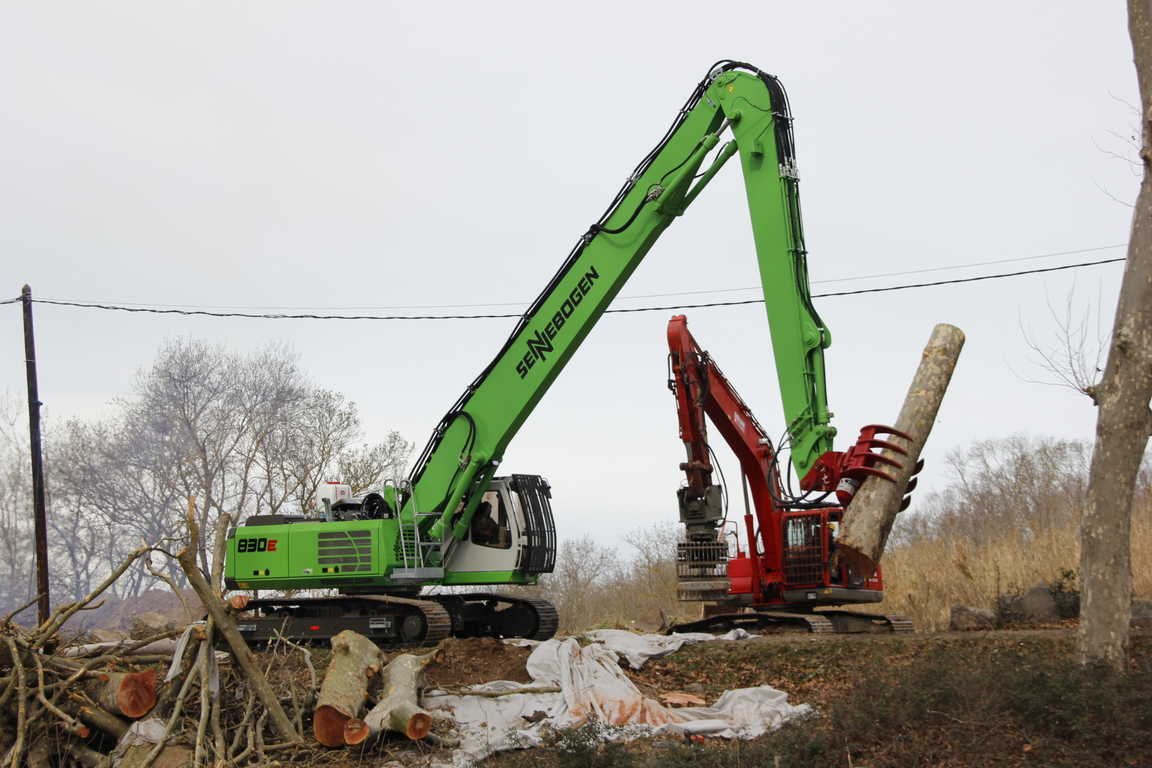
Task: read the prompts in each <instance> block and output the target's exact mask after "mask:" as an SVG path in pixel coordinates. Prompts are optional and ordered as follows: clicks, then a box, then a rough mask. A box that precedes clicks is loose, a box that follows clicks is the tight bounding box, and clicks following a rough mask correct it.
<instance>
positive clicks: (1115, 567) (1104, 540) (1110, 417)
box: [1079, 0, 1152, 669]
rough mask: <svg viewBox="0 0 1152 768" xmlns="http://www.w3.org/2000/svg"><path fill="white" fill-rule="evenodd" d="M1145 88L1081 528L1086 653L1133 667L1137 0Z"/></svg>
mask: <svg viewBox="0 0 1152 768" xmlns="http://www.w3.org/2000/svg"><path fill="white" fill-rule="evenodd" d="M1128 32H1129V35H1130V36H1131V38H1132V52H1133V59H1134V61H1135V64H1136V79H1137V82H1138V84H1139V87H1140V107H1141V134H1142V139H1141V149H1140V160H1141V162H1142V163H1143V165H1144V178H1143V181H1142V182H1141V184H1140V195H1139V197H1137V199H1136V207H1135V209H1134V211H1133V213H1132V233H1131V235H1130V236H1129V239H1128V263H1127V264H1126V265H1125V267H1124V281H1123V283H1122V284H1121V286H1120V299H1119V301H1118V302H1117V304H1116V319H1115V321H1114V322H1113V327H1112V343H1111V346H1110V347H1109V350H1108V363H1107V365H1106V366H1105V368H1104V375H1103V377H1102V378H1101V379H1100V383H1099V384H1097V385H1096V386H1095V387H1093V388H1092V390H1091V391H1090V393H1089V394H1091V395H1092V398H1093V399H1094V400H1095V401H1096V405H1097V407H1098V409H1099V411H1098V414H1097V419H1096V449H1095V451H1094V452H1093V454H1092V467H1091V469H1090V470H1089V476H1088V500H1087V503H1086V504H1085V507H1084V516H1083V520H1082V522H1081V527H1080V589H1081V603H1080V636H1079V646H1080V659H1081V661H1083V662H1085V663H1087V662H1093V661H1103V662H1105V663H1107V664H1110V665H1111V666H1113V667H1116V668H1117V669H1123V668H1124V667H1125V666H1126V665H1127V657H1128V635H1129V621H1130V620H1131V616H1132V602H1131V601H1132V543H1131V530H1132V494H1133V489H1134V487H1135V484H1136V476H1137V474H1138V472H1139V470H1140V462H1141V459H1142V458H1143V456H1144V448H1145V446H1146V445H1147V442H1148V436H1149V433H1150V432H1152V411H1150V410H1149V400H1152V176H1150V174H1149V171H1150V166H1152V4H1150V3H1149V1H1148V0H1128Z"/></svg>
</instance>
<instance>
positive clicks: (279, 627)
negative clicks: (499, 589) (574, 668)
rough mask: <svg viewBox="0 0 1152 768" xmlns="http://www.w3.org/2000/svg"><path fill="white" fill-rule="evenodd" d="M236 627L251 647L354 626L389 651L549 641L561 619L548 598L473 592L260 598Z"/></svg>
mask: <svg viewBox="0 0 1152 768" xmlns="http://www.w3.org/2000/svg"><path fill="white" fill-rule="evenodd" d="M236 625H237V628H238V629H239V630H240V632H241V634H242V635H243V636H244V638H245V639H246V640H247V641H248V642H249V643H250V644H253V645H261V644H266V643H268V642H270V641H272V640H274V639H275V638H277V637H283V638H286V639H288V640H293V641H296V642H299V641H302V640H303V641H312V642H327V641H328V640H329V639H330V638H331V637H333V636H334V635H336V634H338V633H339V632H342V631H343V630H346V629H350V630H353V631H355V632H359V633H360V634H362V635H364V636H365V637H368V638H370V639H371V640H373V641H374V642H375V643H376V644H377V645H379V646H381V647H385V648H388V647H401V646H418V645H435V644H436V643H437V642H439V641H440V640H442V639H444V638H446V637H524V638H529V639H532V640H547V639H548V638H550V637H552V636H553V635H554V634H555V633H556V628H557V626H558V625H559V619H558V616H557V614H556V609H555V608H554V607H553V606H552V604H551V603H550V602H548V601H547V600H541V599H539V598H534V597H513V596H511V595H500V594H491V593H476V592H472V593H464V594H447V595H422V596H420V597H400V596H397V595H339V596H335V597H302V598H271V599H255V600H250V601H249V602H248V604H247V606H246V607H245V609H244V613H242V614H241V615H240V616H238V617H237V619H236Z"/></svg>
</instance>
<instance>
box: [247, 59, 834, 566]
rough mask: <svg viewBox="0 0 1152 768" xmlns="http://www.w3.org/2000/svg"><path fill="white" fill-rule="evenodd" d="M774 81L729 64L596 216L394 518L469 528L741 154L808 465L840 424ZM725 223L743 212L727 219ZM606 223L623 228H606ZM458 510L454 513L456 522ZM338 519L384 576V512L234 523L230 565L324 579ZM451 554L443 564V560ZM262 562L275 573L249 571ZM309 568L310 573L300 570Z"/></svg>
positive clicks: (434, 536)
mask: <svg viewBox="0 0 1152 768" xmlns="http://www.w3.org/2000/svg"><path fill="white" fill-rule="evenodd" d="M773 93H774V91H773V90H771V88H770V87H769V85H768V84H767V83H766V82H765V80H763V79H762V78H761V77H759V76H758V75H756V74H752V73H749V72H743V71H730V72H725V73H722V74H720V75H718V76H717V77H716V78H715V79H714V80H712V81H711V82H710V83H709V84H708V85H707V87H706V88H705V89H704V91H703V93H702V94H701V98H699V100H698V101H696V103H695V104H694V105H693V106H692V107H691V108H690V109H689V111H688V112H687V113H686V114H685V116H684V118H683V120H682V121H681V122H680V123H679V126H678V127H677V128H676V130H675V131H674V132H673V133H672V135H671V136H670V137H669V138H668V139H667V141H666V143H665V144H664V145H663V147H662V149H660V151H659V152H658V153H657V154H656V155H655V156H654V158H653V159H652V161H651V163H650V164H649V165H648V166H647V168H646V169H645V170H644V171H643V172H642V173H641V174H640V176H639V177H638V178H637V179H636V181H635V183H634V184H633V186H632V187H631V188H630V189H629V191H628V192H627V193H626V194H625V195H624V197H623V199H622V200H621V202H620V203H619V204H618V205H617V206H616V208H615V209H614V211H613V213H612V214H611V215H610V216H609V218H608V219H607V221H605V222H604V224H603V229H604V230H605V231H599V232H596V233H591V232H590V233H589V235H590V236H589V238H588V239H587V241H586V243H585V244H584V246H583V247H582V248H581V249H579V250H578V252H577V253H576V255H575V256H574V258H573V260H572V261H571V263H570V264H569V266H568V268H567V269H566V270H564V271H563V273H562V274H560V275H559V276H558V277H557V279H556V282H555V284H554V285H553V286H551V288H550V289H549V290H548V291H546V293H545V294H544V295H542V296H541V298H540V299H539V300H538V304H537V306H536V309H535V311H534V312H532V313H531V315H530V316H529V317H528V319H527V322H526V324H525V325H524V326H523V327H522V328H520V329H519V330H518V331H516V332H515V333H514V334H513V336H512V337H511V338H510V339H509V341H508V343H507V344H506V345H505V346H504V348H503V349H502V350H501V351H500V353H499V354H498V355H497V357H496V358H495V360H493V362H492V364H491V365H490V367H489V369H488V370H487V371H486V373H485V374H484V375H482V376H481V378H480V379H479V380H478V384H477V385H476V387H475V389H472V390H470V392H469V393H466V396H465V397H464V398H463V399H462V401H461V403H460V405H459V409H458V411H455V412H454V415H453V416H452V418H451V419H450V420H449V421H447V422H446V423H442V424H441V427H440V428H438V430H437V435H436V436H434V438H433V448H432V449H431V453H430V454H429V455H428V457H427V460H426V461H425V462H424V463H423V464H422V465H420V466H418V467H417V470H416V474H415V476H414V477H413V478H412V483H413V484H412V487H411V492H410V493H405V494H403V500H402V501H403V503H402V506H401V519H403V520H404V521H406V522H407V523H408V524H411V523H412V522H413V521H415V522H416V523H417V524H418V525H419V526H420V528H421V529H422V531H423V536H422V538H425V539H426V540H428V539H431V540H444V537H447V536H451V537H455V538H457V539H460V538H462V537H464V536H465V535H466V532H467V530H468V524H469V521H470V520H471V517H472V514H473V512H474V511H475V508H476V506H477V504H478V503H479V500H480V496H481V494H482V493H483V491H484V490H485V489H486V488H487V487H488V484H489V482H490V481H491V478H492V477H493V475H494V474H495V472H496V469H497V466H498V464H499V461H500V460H501V458H502V457H503V454H504V450H505V448H506V447H507V446H508V443H509V442H510V441H511V440H512V438H513V437H514V436H515V434H516V432H517V431H518V430H519V428H520V426H521V425H522V424H523V423H524V421H525V420H526V419H527V418H528V416H529V415H530V414H531V413H532V410H533V409H534V408H535V406H536V404H537V403H538V402H539V401H540V398H542V397H543V396H544V393H545V392H547V391H548V387H549V386H550V385H551V384H552V382H553V381H554V380H555V379H556V377H557V376H559V375H560V372H561V371H562V370H563V369H564V366H565V365H566V364H567V363H568V361H569V360H570V359H571V357H572V355H573V354H575V352H576V350H577V349H579V347H580V345H581V343H583V341H584V339H585V338H586V337H587V336H588V334H589V333H590V332H591V330H592V328H593V327H594V326H595V324H596V322H597V321H599V320H600V318H601V317H602V316H603V313H604V310H605V309H607V308H608V305H609V304H610V303H611V301H612V299H613V298H614V297H615V296H616V295H617V294H618V293H619V292H620V290H621V288H623V286H624V284H625V283H626V282H627V280H628V278H629V277H630V276H631V275H632V273H633V271H634V270H635V269H636V267H637V266H639V264H640V262H641V260H642V259H643V258H644V256H645V255H646V254H647V253H648V250H649V249H650V248H651V247H652V245H653V244H654V243H655V242H656V240H657V238H658V237H659V236H660V235H661V234H662V233H663V232H664V230H665V229H666V228H667V227H668V226H669V225H670V224H671V223H672V222H673V221H674V220H675V218H676V217H677V216H680V215H681V214H683V213H684V212H685V210H686V209H687V207H688V206H689V205H690V204H691V202H692V201H693V200H695V199H696V197H697V196H698V195H699V194H700V192H701V191H702V190H703V188H704V186H705V185H706V184H707V183H708V182H709V181H711V180H712V178H713V177H714V176H715V174H716V173H717V172H718V171H719V170H720V168H721V167H722V166H723V165H724V163H725V162H726V161H727V160H728V159H729V158H731V157H733V156H735V155H739V157H740V166H741V169H742V171H743V176H744V182H745V188H746V190H747V199H748V210H749V213H750V215H751V224H752V231H753V236H754V242H755V247H756V257H757V261H758V263H759V268H760V278H761V283H762V285H763V289H764V299H765V302H766V307H767V312H768V320H769V326H770V329H771V338H772V352H773V355H774V356H775V361H776V370H777V375H778V377H779V384H780V395H781V400H782V403H783V407H784V414H785V418H786V423H787V424H788V429H789V433H790V437H791V449H792V460H793V464H794V465H795V466H796V470H797V474H798V475H799V476H801V477H803V476H804V474H806V473H807V471H808V470H809V469H810V468H811V466H812V465H813V464H814V463H815V461H816V460H817V459H818V458H819V456H820V455H821V454H822V453H824V452H825V451H827V450H830V449H831V447H832V437H833V436H834V435H835V430H834V429H833V428H832V427H831V426H829V417H830V414H829V412H828V406H827V397H826V392H825V379H824V353H823V351H824V349H825V348H826V347H828V345H829V343H830V340H831V337H830V335H829V333H828V330H827V329H826V328H825V327H824V325H823V324H822V322H821V321H820V318H819V316H818V315H817V314H816V312H815V310H814V309H813V307H812V305H811V299H810V295H809V288H808V273H807V264H806V260H805V259H806V255H805V253H804V251H803V234H802V227H801V222H800V210H799V198H798V195H797V191H796V181H795V178H794V173H795V170H794V168H789V167H785V168H782V167H781V166H782V163H781V152H780V151H779V150H780V148H779V147H778V146H777V141H778V136H779V135H780V129H781V128H782V127H783V126H782V125H781V124H779V121H781V120H783V119H784V118H783V117H782V116H781V112H782V110H783V107H784V105H782V104H773V103H772V98H773V97H772V94H773ZM779 93H781V94H782V90H781V91H779ZM721 128H730V130H731V134H732V138H733V140H732V142H730V143H729V144H727V145H725V146H724V147H722V148H721V149H720V151H719V153H718V154H717V156H716V159H715V160H714V161H712V163H711V164H710V165H709V167H708V168H707V169H706V170H705V171H704V172H703V173H702V174H701V173H700V169H701V167H702V165H703V163H704V161H705V159H706V158H707V156H708V155H709V153H710V152H711V151H712V150H713V149H714V148H715V147H716V145H717V144H718V142H719V141H720V139H721V138H722V136H721V133H722V131H721V130H720V129H721ZM725 226H741V223H740V222H738V221H735V220H733V221H732V222H731V223H727V224H725ZM614 229H622V231H621V232H618V233H614V232H611V231H609V230H614ZM389 500H390V501H394V497H393V496H389ZM461 503H463V504H464V506H463V508H461ZM457 511H460V512H461V515H460V517H459V518H458V519H456V520H453V519H452V518H453V516H454V515H455V514H456V513H457ZM333 526H351V527H353V528H355V527H359V528H360V529H371V530H372V531H373V536H374V537H375V538H374V542H376V543H377V546H374V547H373V552H374V553H375V554H374V556H373V559H372V568H371V570H370V571H367V572H357V573H356V574H355V575H356V577H358V578H361V579H363V580H364V582H365V583H368V582H370V583H371V584H372V585H373V586H379V587H386V586H388V585H389V583H390V582H389V579H388V574H389V573H390V572H391V570H392V568H393V567H394V566H395V564H396V560H397V557H396V551H395V550H396V538H397V526H396V522H395V521H393V520H379V521H370V522H363V523H348V524H345V523H300V524H296V525H292V526H260V527H258V528H240V529H238V530H237V532H236V537H237V538H236V539H234V540H233V541H232V542H230V544H229V563H228V575H229V577H231V578H233V579H236V580H237V581H244V582H248V583H251V584H253V585H254V586H259V587H260V588H269V587H271V588H287V587H294V588H305V587H309V586H313V585H317V586H319V585H323V584H324V583H325V582H330V581H332V577H331V576H330V575H326V574H318V573H317V572H316V570H315V569H316V567H318V566H319V563H316V562H313V561H314V560H315V555H314V552H315V541H316V539H315V537H316V536H317V535H318V533H319V532H321V531H330V530H338V529H339V528H334V527H333ZM289 529H290V530H289ZM256 535H260V536H268V537H271V536H276V537H278V538H281V539H284V540H287V541H290V553H289V554H284V553H280V554H278V555H277V556H276V557H275V558H273V557H267V555H269V554H271V553H265V554H264V556H263V557H266V558H267V559H266V560H265V559H262V557H260V556H255V555H251V554H248V553H239V554H238V553H237V552H236V550H235V548H236V540H237V539H239V538H241V537H251V536H256ZM309 537H311V538H309ZM449 560H450V558H449ZM265 563H267V566H266V565H265ZM446 565H447V566H448V567H449V569H450V567H451V562H450V561H449V562H448V563H447V564H446ZM264 567H269V568H270V569H271V570H272V574H271V575H269V576H262V575H250V574H251V572H252V571H253V570H256V571H260V570H261V569H262V568H264ZM282 569H283V570H284V571H286V572H285V573H283V574H282V573H281V570H282ZM309 569H310V570H311V572H310V573H304V571H305V570H309ZM246 570H247V572H246ZM343 576H344V575H343V574H341V577H343ZM477 579H480V580H477ZM524 579H525V577H523V576H522V575H518V574H516V573H514V572H486V573H483V574H470V573H455V572H452V571H451V570H449V572H448V574H447V575H446V576H445V577H444V579H443V580H442V581H441V582H440V583H444V584H481V583H485V584H492V583H523V582H524ZM430 583H431V582H430Z"/></svg>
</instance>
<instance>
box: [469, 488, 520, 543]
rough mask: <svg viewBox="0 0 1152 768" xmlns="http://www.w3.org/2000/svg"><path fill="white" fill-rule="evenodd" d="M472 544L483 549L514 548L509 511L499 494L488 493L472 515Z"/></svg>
mask: <svg viewBox="0 0 1152 768" xmlns="http://www.w3.org/2000/svg"><path fill="white" fill-rule="evenodd" d="M471 534H472V543H473V544H479V545H480V546H482V547H494V548H496V549H508V548H509V547H511V546H512V530H511V528H509V527H508V510H507V509H506V508H505V507H504V499H502V498H501V497H500V494H499V493H495V492H493V493H486V494H484V500H483V501H481V502H480V504H479V506H477V507H476V512H475V514H473V515H472V526H471Z"/></svg>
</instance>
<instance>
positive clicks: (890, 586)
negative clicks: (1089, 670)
mask: <svg viewBox="0 0 1152 768" xmlns="http://www.w3.org/2000/svg"><path fill="white" fill-rule="evenodd" d="M1091 455H1092V450H1091V445H1090V444H1088V443H1086V442H1077V441H1069V440H1058V439H1052V438H1029V437H1024V436H1019V435H1017V436H1013V437H1008V438H1004V439H1000V440H989V441H982V442H978V443H975V444H973V445H972V446H970V447H968V448H967V449H965V450H962V451H956V452H953V453H952V454H950V455H949V456H947V457H946V458H945V460H944V461H943V462H942V464H943V470H941V469H939V468H937V469H935V471H936V472H941V471H946V472H948V473H949V474H950V475H951V477H950V479H949V482H948V483H947V484H946V485H945V486H944V488H943V489H941V490H939V491H937V492H935V493H931V494H925V495H923V496H917V497H916V498H915V499H914V504H913V508H912V511H910V512H906V513H904V514H902V515H900V517H899V518H898V519H897V523H896V528H895V529H894V530H893V533H892V539H891V542H890V545H889V549H888V552H887V553H886V554H885V555H884V561H883V567H884V579H885V598H884V602H883V603H881V604H880V605H879V606H878V607H877V610H879V611H883V612H885V613H900V614H904V615H907V616H909V617H911V618H912V619H913V620H914V621H915V623H916V626H917V627H918V628H919V629H921V630H942V629H946V628H947V627H948V618H949V609H950V608H951V606H953V605H958V604H959V605H968V606H974V607H982V608H990V609H991V608H995V606H996V598H997V596H998V595H1001V594H1009V593H1015V592H1020V591H1023V590H1026V589H1028V588H1029V587H1031V586H1033V585H1035V584H1040V583H1045V584H1052V583H1054V582H1056V581H1058V580H1062V581H1066V579H1063V578H1062V577H1064V575H1065V573H1066V572H1068V571H1073V572H1074V571H1076V570H1077V569H1078V567H1079V563H1080V530H1079V524H1080V510H1081V509H1082V508H1083V504H1084V498H1085V493H1086V491H1087V478H1088V464H1089V462H1090V459H1091ZM677 528H678V526H676V525H675V524H673V523H670V522H669V523H663V524H656V525H653V526H651V527H649V528H647V529H641V530H637V531H634V532H632V533H631V534H629V535H628V536H626V537H625V539H624V544H625V545H626V546H625V547H623V553H621V550H620V549H617V548H614V547H607V546H604V545H602V544H599V543H597V542H596V541H594V540H593V539H591V538H590V537H585V538H582V539H577V540H568V541H564V542H562V543H561V546H560V552H559V558H558V563H557V568H556V573H554V574H552V575H550V576H549V577H546V578H544V579H542V580H541V584H540V586H539V587H537V588H535V591H537V592H538V593H539V594H541V595H542V596H544V597H548V598H549V599H551V600H552V601H553V602H554V603H556V605H557V608H558V609H559V611H560V616H561V622H562V623H561V630H562V631H564V632H578V631H580V630H585V629H592V628H596V627H621V628H627V629H638V630H654V629H656V628H658V627H659V626H660V624H661V620H662V619H663V618H664V617H667V618H670V619H680V620H688V619H694V618H698V617H699V615H700V613H699V612H700V604H699V603H681V602H679V601H678V600H677V599H676V570H675V555H676V540H677V534H678V531H677ZM1132 562H1133V564H1134V566H1135V567H1134V568H1133V576H1134V579H1135V581H1134V591H1135V596H1136V597H1137V598H1144V599H1152V571H1149V570H1148V569H1147V568H1146V567H1141V564H1146V563H1149V562H1152V470H1150V468H1149V467H1148V466H1147V465H1146V466H1145V467H1144V469H1143V471H1142V472H1141V473H1140V477H1139V478H1138V481H1137V488H1136V497H1135V501H1134V505H1133V519H1132Z"/></svg>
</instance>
